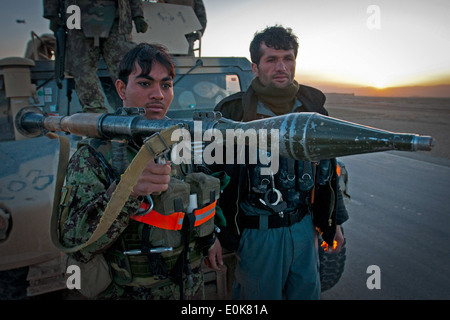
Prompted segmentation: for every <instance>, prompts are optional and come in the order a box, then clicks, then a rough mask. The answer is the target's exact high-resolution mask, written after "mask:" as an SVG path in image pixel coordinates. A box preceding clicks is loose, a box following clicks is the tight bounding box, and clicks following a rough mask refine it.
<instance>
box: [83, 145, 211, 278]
mask: <svg viewBox="0 0 450 320" xmlns="http://www.w3.org/2000/svg"><path fill="white" fill-rule="evenodd" d="M83 144H87V145H89V146H91V147H92V148H93V149H95V150H96V151H97V152H98V153H99V154H100V155H99V157H103V158H104V161H103V162H105V163H107V166H110V168H109V169H110V171H114V172H115V173H114V176H115V177H111V179H112V181H114V180H115V179H116V177H118V176H120V173H121V172H120V170H124V169H125V168H126V162H129V161H131V160H132V158H133V157H134V156H135V154H136V153H135V151H134V150H133V149H132V148H130V147H127V144H122V145H121V146H120V145H119V146H117V143H116V144H114V143H113V145H112V146H111V144H110V143H106V142H103V141H99V140H97V139H87V140H86V141H83ZM119 144H120V143H119ZM114 159H116V160H117V159H120V162H122V165H121V164H119V163H116V162H115V161H113V160H114ZM124 162H125V165H124ZM177 169H179V168H175V169H173V170H172V172H173V175H172V177H171V180H170V182H169V187H168V190H166V191H164V192H162V193H160V194H156V195H152V196H151V200H152V208H151V209H150V210H147V212H145V214H142V215H138V214H136V215H133V216H131V219H130V223H129V226H128V227H127V228H126V229H125V231H124V232H123V233H122V234H121V236H120V237H119V239H118V240H117V241H116V242H115V243H114V245H113V246H112V247H111V248H110V249H108V250H107V252H106V254H105V257H106V259H107V261H108V263H109V264H110V266H111V269H112V271H113V275H114V281H115V282H116V283H117V284H119V285H132V286H153V285H157V284H158V283H159V282H165V281H167V277H168V276H171V275H172V274H171V273H174V272H178V271H179V270H174V269H176V267H177V266H178V265H179V264H180V262H179V259H180V257H181V256H182V254H181V253H182V251H183V250H188V251H189V258H188V259H189V261H188V262H187V263H188V264H191V263H193V264H196V263H197V262H199V261H200V259H201V257H202V255H203V253H204V251H205V249H206V250H207V248H209V246H210V245H211V244H212V243H211V240H212V239H213V232H214V213H215V204H216V202H217V199H218V198H219V196H220V180H219V179H218V178H215V177H212V176H209V175H206V174H204V173H200V172H199V173H189V174H187V175H185V174H183V173H181V170H177ZM118 170H119V172H117V171H118ZM193 195H195V197H194V198H195V199H196V204H195V205H193V206H192V202H191V201H190V200H191V199H192V198H193ZM146 206H147V207H148V203H146V202H143V204H142V205H141V208H143V209H144V211H145V209H147V208H146ZM190 206H191V207H190ZM191 210H192V212H190V211H191ZM155 248H172V250H170V251H166V252H161V253H151V254H140V255H126V254H124V252H127V251H132V250H141V251H143V252H145V251H146V250H151V249H155ZM181 265H186V262H184V263H182V264H181ZM175 277H176V275H172V278H175Z"/></svg>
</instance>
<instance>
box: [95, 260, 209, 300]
mask: <svg viewBox="0 0 450 320" xmlns="http://www.w3.org/2000/svg"><path fill="white" fill-rule="evenodd" d="M192 277H193V285H192V286H191V287H190V288H187V287H186V279H184V281H183V286H184V287H183V289H184V290H183V294H184V297H183V298H184V299H185V300H204V299H205V286H204V281H203V273H202V271H201V266H199V267H197V268H194V269H192ZM97 299H99V300H180V286H179V285H178V284H176V283H174V282H173V281H171V280H169V279H168V280H167V281H165V282H162V283H161V284H160V285H157V286H154V287H151V288H146V287H134V286H119V285H117V284H115V283H112V284H111V285H110V286H109V287H108V289H106V290H105V291H104V292H102V293H101V295H100V296H99V297H98V298H97Z"/></svg>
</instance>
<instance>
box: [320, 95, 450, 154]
mask: <svg viewBox="0 0 450 320" xmlns="http://www.w3.org/2000/svg"><path fill="white" fill-rule="evenodd" d="M326 96H327V101H326V104H325V107H326V108H327V110H328V112H329V115H330V116H331V117H334V118H338V119H342V120H346V121H351V122H355V123H359V124H363V125H367V126H371V127H375V128H379V129H384V130H388V131H394V132H402V133H416V134H421V135H429V136H432V137H434V139H435V146H434V148H433V150H432V151H430V152H427V151H419V152H414V153H411V154H419V156H420V154H423V156H425V157H430V156H431V157H432V158H435V159H447V160H448V159H450V126H449V124H450V98H422V97H411V98H393V97H363V96H355V95H352V94H334V93H329V94H326ZM403 153H404V152H403Z"/></svg>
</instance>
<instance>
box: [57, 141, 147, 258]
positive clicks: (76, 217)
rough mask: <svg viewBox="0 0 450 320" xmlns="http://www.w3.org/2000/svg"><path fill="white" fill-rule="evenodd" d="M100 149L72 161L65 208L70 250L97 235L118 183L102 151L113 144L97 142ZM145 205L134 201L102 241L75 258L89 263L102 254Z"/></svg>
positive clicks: (65, 233) (83, 150)
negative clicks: (94, 233) (95, 256)
mask: <svg viewBox="0 0 450 320" xmlns="http://www.w3.org/2000/svg"><path fill="white" fill-rule="evenodd" d="M93 141H94V142H93V143H96V144H97V145H96V146H95V148H94V147H92V146H91V145H92V143H91V145H83V146H81V147H79V148H78V150H77V151H76V152H75V153H74V154H73V156H72V158H71V159H70V162H69V165H68V168H67V174H66V190H67V191H66V196H65V200H63V201H62V202H63V206H67V207H68V209H69V210H68V216H67V219H65V222H64V224H63V225H62V230H61V234H62V239H61V241H62V243H63V245H65V246H67V247H73V246H75V245H78V244H81V243H84V242H86V241H87V240H88V239H89V238H90V236H91V235H92V233H93V232H94V231H95V228H96V227H97V225H98V223H99V221H100V219H101V217H102V216H103V213H104V211H105V209H106V206H107V204H108V202H109V200H110V199H111V195H112V193H113V192H114V190H115V188H116V185H117V182H116V180H115V174H114V173H113V172H112V170H111V167H110V166H109V165H108V164H107V163H106V162H107V160H106V158H105V157H103V155H102V153H100V152H98V151H96V150H99V148H110V144H109V143H107V142H104V141H100V140H93ZM140 204H141V201H139V200H138V199H135V198H132V197H130V198H129V199H128V200H127V202H126V203H125V205H124V207H123V208H122V211H121V212H120V214H119V216H118V217H117V219H116V220H115V221H114V223H113V224H112V226H111V227H110V229H109V230H108V232H107V233H106V234H104V235H103V236H102V237H101V238H100V239H99V240H97V241H96V242H94V243H92V244H91V245H89V246H87V247H86V248H84V249H83V250H81V251H78V252H76V253H74V254H73V257H74V258H75V259H76V260H79V261H82V262H87V261H89V260H90V259H91V258H92V257H93V255H94V254H97V253H101V252H103V251H104V250H105V249H107V248H108V247H109V246H111V244H112V243H114V242H115V241H116V240H117V239H118V238H119V236H120V235H121V234H122V233H123V231H124V230H125V228H126V227H127V226H128V224H129V222H130V216H131V215H133V214H134V213H136V211H137V210H138V208H139V206H140Z"/></svg>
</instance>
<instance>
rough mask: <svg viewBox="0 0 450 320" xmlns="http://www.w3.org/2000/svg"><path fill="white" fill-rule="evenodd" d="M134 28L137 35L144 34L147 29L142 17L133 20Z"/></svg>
mask: <svg viewBox="0 0 450 320" xmlns="http://www.w3.org/2000/svg"><path fill="white" fill-rule="evenodd" d="M134 26H135V27H136V32H137V33H145V31H147V29H148V24H147V22H145V20H144V18H143V17H136V18H134Z"/></svg>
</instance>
